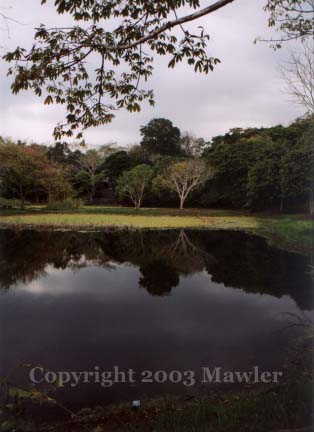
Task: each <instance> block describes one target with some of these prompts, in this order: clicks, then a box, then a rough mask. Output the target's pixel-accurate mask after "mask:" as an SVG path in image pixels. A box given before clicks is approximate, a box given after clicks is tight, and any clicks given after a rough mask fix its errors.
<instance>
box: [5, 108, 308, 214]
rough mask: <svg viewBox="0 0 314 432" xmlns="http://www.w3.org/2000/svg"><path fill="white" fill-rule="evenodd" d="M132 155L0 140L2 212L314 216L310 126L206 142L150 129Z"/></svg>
mask: <svg viewBox="0 0 314 432" xmlns="http://www.w3.org/2000/svg"><path fill="white" fill-rule="evenodd" d="M140 132H141V137H142V139H141V142H140V144H138V145H134V146H132V147H130V148H121V147H118V146H117V145H111V144H107V145H103V146H98V147H97V148H96V147H94V146H93V145H92V143H87V144H86V147H85V148H84V147H75V146H74V145H69V144H67V143H64V142H58V143H56V144H55V145H54V146H45V145H41V144H35V143H32V144H27V143H23V142H21V141H18V142H13V141H12V140H11V139H9V138H0V162H1V163H0V166H1V169H0V178H1V191H0V196H1V203H2V206H11V205H15V204H16V203H17V200H18V203H19V204H20V205H21V206H22V207H24V206H25V205H26V204H27V203H38V204H39V203H48V208H49V207H50V208H51V209H58V208H66V207H69V208H71V207H75V206H79V205H80V204H81V203H82V204H83V203H84V204H110V205H113V204H124V205H130V204H131V205H134V206H135V207H140V206H142V205H145V206H154V207H158V206H162V207H177V206H180V207H181V208H183V207H184V206H189V207H216V208H217V207H223V208H236V209H248V210H252V211H282V212H289V211H300V212H304V211H307V212H309V213H310V214H313V210H314V206H313V190H314V169H313V160H314V159H313V157H314V153H313V151H314V150H313V149H314V144H313V136H314V134H313V132H314V127H313V116H308V117H305V118H302V119H297V120H296V121H295V122H293V123H292V124H290V125H289V126H287V127H284V126H282V125H278V126H274V127H270V128H247V129H242V128H234V129H231V130H230V131H229V132H228V133H226V134H225V135H221V136H216V137H214V138H213V139H212V140H211V141H210V142H206V141H205V140H204V139H202V138H196V137H195V136H194V135H192V134H190V133H186V132H185V133H182V132H181V131H180V129H179V128H177V127H175V126H174V125H173V124H172V122H171V121H170V120H167V119H153V120H151V121H150V122H149V123H148V124H147V125H146V126H143V127H142V128H141V130H140Z"/></svg>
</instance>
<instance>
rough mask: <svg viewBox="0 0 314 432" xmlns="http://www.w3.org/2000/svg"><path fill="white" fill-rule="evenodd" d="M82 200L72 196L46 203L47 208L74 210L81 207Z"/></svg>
mask: <svg viewBox="0 0 314 432" xmlns="http://www.w3.org/2000/svg"><path fill="white" fill-rule="evenodd" d="M81 205H82V201H81V200H78V199H73V198H67V199H65V200H63V201H52V202H50V203H48V204H47V206H46V209H47V210H57V211H58V210H74V209H78V208H79V207H81Z"/></svg>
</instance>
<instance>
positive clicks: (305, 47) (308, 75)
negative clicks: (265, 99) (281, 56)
mask: <svg viewBox="0 0 314 432" xmlns="http://www.w3.org/2000/svg"><path fill="white" fill-rule="evenodd" d="M281 74H282V77H283V79H284V80H285V82H286V85H287V92H288V93H289V94H291V95H292V97H293V98H294V99H295V101H296V102H297V103H299V104H301V105H303V106H304V108H305V109H306V110H307V112H308V113H314V39H310V40H306V41H304V42H303V43H302V50H298V51H291V53H290V60H289V61H288V62H287V63H286V64H284V65H283V66H282V67H281Z"/></svg>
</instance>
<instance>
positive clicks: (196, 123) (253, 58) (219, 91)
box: [0, 0, 303, 145]
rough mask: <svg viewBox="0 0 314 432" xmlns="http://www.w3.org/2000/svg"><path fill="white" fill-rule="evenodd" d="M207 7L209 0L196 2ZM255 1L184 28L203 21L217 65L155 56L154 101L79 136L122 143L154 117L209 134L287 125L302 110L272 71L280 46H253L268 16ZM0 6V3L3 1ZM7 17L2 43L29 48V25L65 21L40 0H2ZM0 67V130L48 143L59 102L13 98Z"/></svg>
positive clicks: (239, 2) (242, 0) (239, 0)
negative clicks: (202, 69) (199, 68)
mask: <svg viewBox="0 0 314 432" xmlns="http://www.w3.org/2000/svg"><path fill="white" fill-rule="evenodd" d="M202 3H203V4H208V1H203V2H202ZM263 3H264V2H262V1H261V0H236V1H235V2H234V3H232V4H231V5H230V6H228V7H226V8H223V9H222V10H220V11H218V12H217V13H215V14H213V15H211V16H207V17H204V18H203V19H202V20H201V21H198V22H197V23H191V24H189V27H190V28H191V29H193V28H195V27H197V26H199V25H203V26H204V27H205V29H206V31H208V32H209V34H210V35H211V40H210V42H209V45H208V52H209V53H210V54H211V55H213V56H215V57H218V58H220V59H221V61H222V63H221V64H220V65H218V66H217V68H216V69H215V71H214V72H213V73H210V74H209V75H207V76H205V75H199V74H195V73H194V72H193V70H192V69H191V68H189V66H187V65H186V64H181V65H179V66H178V67H177V68H175V69H174V70H169V69H168V68H167V60H166V59H165V58H156V61H155V74H154V77H152V78H151V79H150V81H149V87H151V88H154V91H155V96H156V106H155V107H154V108H151V107H148V106H147V105H144V106H143V108H142V111H141V112H140V113H137V114H130V113H128V112H123V111H121V112H119V113H118V115H117V116H116V119H115V120H114V121H113V123H112V124H110V125H106V126H102V127H99V128H97V129H93V130H89V131H88V132H87V133H86V141H87V142H88V143H90V144H91V145H98V144H103V143H106V142H109V141H116V142H118V143H119V144H120V145H127V144H129V143H134V142H137V141H139V140H140V136H139V127H140V126H141V125H143V124H146V123H147V122H148V121H149V120H150V119H151V118H153V117H166V118H169V119H171V120H172V121H173V122H174V123H175V125H177V126H178V127H180V129H181V130H188V131H192V132H194V133H195V134H196V135H198V136H202V137H204V138H205V139H210V138H211V137H212V136H215V135H217V134H220V133H225V132H227V131H228V129H229V128H231V127H236V126H240V127H247V126H271V125H274V124H277V123H284V124H287V123H288V122H290V121H292V120H293V119H294V118H296V117H297V116H300V115H302V114H303V111H302V109H301V108H300V107H298V106H296V105H294V104H292V103H291V101H289V97H288V96H287V95H286V94H285V92H284V83H283V82H282V80H281V78H280V74H279V72H278V64H280V63H281V62H282V61H284V59H285V58H286V56H287V52H286V50H284V49H283V50H281V51H278V52H274V51H273V50H271V49H270V48H269V46H268V45H267V44H264V43H258V44H256V45H254V43H253V42H254V39H255V37H256V36H259V35H262V36H267V35H268V34H269V29H268V28H267V15H266V14H265V13H264V12H263V10H262V7H263ZM2 4H3V6H2ZM1 6H2V7H4V8H6V7H11V8H10V9H5V12H6V13H7V15H10V16H12V17H13V18H15V19H16V20H18V21H20V22H21V24H16V23H13V22H10V23H9V27H10V35H9V36H10V37H8V33H7V30H6V29H5V28H4V26H1V30H0V31H1V39H2V43H1V45H2V46H4V49H8V50H9V49H11V48H13V47H15V46H16V45H20V46H24V47H29V46H30V44H31V43H32V36H33V33H34V30H33V28H34V27H36V26H38V25H39V24H40V23H45V24H47V25H58V26H59V25H60V26H62V25H69V24H71V19H70V18H69V17H68V16H66V15H64V16H58V15H56V14H55V12H54V7H53V2H52V1H50V2H48V5H47V6H44V7H43V6H40V1H39V0H27V2H21V0H4V1H2V3H1ZM5 70H6V65H3V64H1V65H0V72H1V77H2V78H1V88H0V90H1V106H0V108H1V121H0V135H3V136H11V137H13V138H20V139H25V138H27V139H28V140H29V141H32V140H33V141H37V142H45V143H52V142H53V138H52V130H53V127H54V125H55V124H56V123H57V122H58V121H59V120H62V116H63V113H64V109H63V108H62V107H46V106H44V105H43V104H42V102H41V101H40V99H38V98H37V97H35V96H34V95H32V94H31V93H30V92H27V93H23V94H22V93H21V94H19V95H18V96H13V95H12V94H11V93H10V80H9V79H8V78H5V76H4V75H5Z"/></svg>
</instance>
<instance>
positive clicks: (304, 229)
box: [0, 206, 314, 252]
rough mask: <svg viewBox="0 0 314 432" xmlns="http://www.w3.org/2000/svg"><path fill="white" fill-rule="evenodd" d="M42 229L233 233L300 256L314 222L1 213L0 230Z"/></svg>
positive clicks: (187, 214)
mask: <svg viewBox="0 0 314 432" xmlns="http://www.w3.org/2000/svg"><path fill="white" fill-rule="evenodd" d="M1 226H2V227H14V228H40V229H58V228H61V229H84V230H86V229H106V228H119V229H124V228H128V229H132V228H134V229H138V228H141V229H169V228H173V229H174V228H191V229H233V230H244V231H247V232H252V233H255V234H258V235H261V236H263V237H265V238H267V239H268V241H269V242H270V243H272V244H274V245H276V246H279V247H283V248H286V249H290V250H295V251H299V252H309V251H311V250H313V238H314V237H313V236H314V226H313V220H310V219H308V218H306V217H305V216H304V215H292V216H276V215H271V216H269V215H258V214H250V213H247V212H239V211H232V210H208V209H186V210H181V211H180V210H178V209H163V208H158V209H140V210H136V209H133V208H129V207H103V206H97V207H96V206H90V207H87V206H84V207H81V208H79V209H77V210H72V211H66V212H57V211H55V212H48V211H46V210H45V208H44V207H40V206H31V207H28V208H27V209H25V210H24V211H21V210H2V211H1V213H0V227H1Z"/></svg>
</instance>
